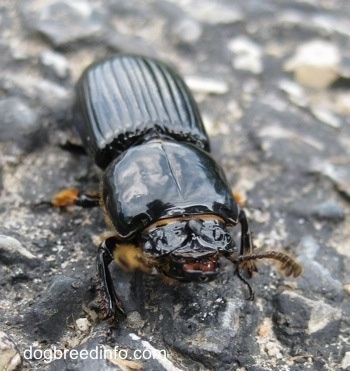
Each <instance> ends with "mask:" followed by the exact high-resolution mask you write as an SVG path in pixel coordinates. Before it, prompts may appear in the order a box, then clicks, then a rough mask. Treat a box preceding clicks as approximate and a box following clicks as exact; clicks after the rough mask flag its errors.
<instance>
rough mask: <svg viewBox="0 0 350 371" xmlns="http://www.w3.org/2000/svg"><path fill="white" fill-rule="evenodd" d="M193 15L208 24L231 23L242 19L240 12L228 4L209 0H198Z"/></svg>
mask: <svg viewBox="0 0 350 371" xmlns="http://www.w3.org/2000/svg"><path fill="white" fill-rule="evenodd" d="M195 6H196V11H195V12H193V14H194V16H195V17H196V18H197V19H199V20H201V21H202V22H206V23H210V24H233V23H236V22H239V21H241V20H242V19H243V15H242V13H241V12H240V11H239V10H238V9H236V8H235V7H233V6H232V5H231V4H230V5H225V4H220V3H213V2H211V1H203V0H201V1H198V2H197V3H196V4H195Z"/></svg>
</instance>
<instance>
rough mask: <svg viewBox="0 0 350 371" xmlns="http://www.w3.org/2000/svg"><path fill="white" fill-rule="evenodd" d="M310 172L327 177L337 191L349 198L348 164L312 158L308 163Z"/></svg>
mask: <svg viewBox="0 0 350 371" xmlns="http://www.w3.org/2000/svg"><path fill="white" fill-rule="evenodd" d="M310 172H312V173H319V174H322V175H324V176H326V177H327V178H329V179H330V180H331V181H332V182H333V183H334V185H335V187H336V188H337V190H338V192H339V193H340V194H341V195H343V196H344V197H346V198H347V199H349V200H350V165H349V164H333V163H331V162H327V161H325V160H324V159H321V158H314V159H313V160H312V161H311V163H310Z"/></svg>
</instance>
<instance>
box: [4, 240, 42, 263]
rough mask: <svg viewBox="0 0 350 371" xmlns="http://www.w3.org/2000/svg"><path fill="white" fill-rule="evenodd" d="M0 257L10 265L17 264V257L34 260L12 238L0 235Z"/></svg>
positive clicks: (32, 256)
mask: <svg viewBox="0 0 350 371" xmlns="http://www.w3.org/2000/svg"><path fill="white" fill-rule="evenodd" d="M0 255H1V258H2V260H3V261H6V262H7V263H10V264H15V263H17V262H18V256H20V257H22V258H26V259H36V257H35V255H33V254H32V253H31V252H29V251H28V250H27V249H26V248H24V247H23V246H22V244H21V243H20V242H19V241H18V240H17V239H16V238H13V237H10V236H4V235H0Z"/></svg>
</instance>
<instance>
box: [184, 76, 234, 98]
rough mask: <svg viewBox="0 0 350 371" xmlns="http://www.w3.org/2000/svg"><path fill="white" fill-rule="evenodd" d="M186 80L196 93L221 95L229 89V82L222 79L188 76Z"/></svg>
mask: <svg viewBox="0 0 350 371" xmlns="http://www.w3.org/2000/svg"><path fill="white" fill-rule="evenodd" d="M185 81H186V85H187V86H188V87H189V88H190V89H191V90H192V91H193V92H195V93H204V94H218V95H221V94H226V93H227V92H228V91H229V86H228V84H227V83H226V82H225V81H222V80H217V79H211V78H204V77H196V76H188V77H186V78H185Z"/></svg>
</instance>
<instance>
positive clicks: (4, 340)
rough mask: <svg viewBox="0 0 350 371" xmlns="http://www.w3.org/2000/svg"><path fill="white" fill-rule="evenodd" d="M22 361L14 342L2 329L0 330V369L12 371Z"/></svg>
mask: <svg viewBox="0 0 350 371" xmlns="http://www.w3.org/2000/svg"><path fill="white" fill-rule="evenodd" d="M21 363H22V360H21V356H20V353H19V351H18V349H17V347H16V344H15V343H14V342H13V341H12V340H11V339H10V337H9V336H8V335H7V334H6V333H5V332H3V331H0V370H4V371H14V370H16V369H18V368H19V367H20V365H21Z"/></svg>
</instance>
